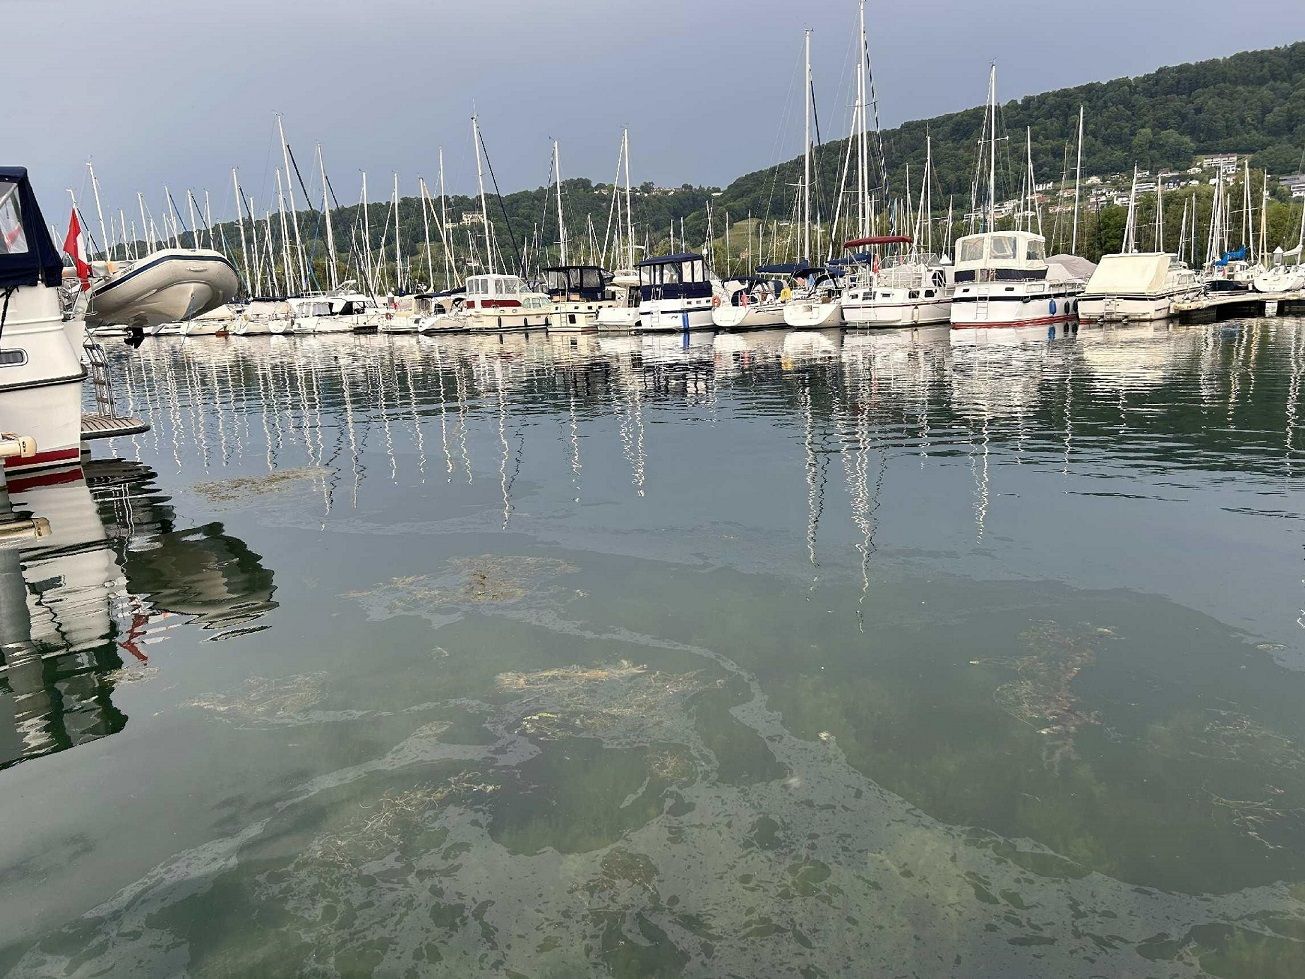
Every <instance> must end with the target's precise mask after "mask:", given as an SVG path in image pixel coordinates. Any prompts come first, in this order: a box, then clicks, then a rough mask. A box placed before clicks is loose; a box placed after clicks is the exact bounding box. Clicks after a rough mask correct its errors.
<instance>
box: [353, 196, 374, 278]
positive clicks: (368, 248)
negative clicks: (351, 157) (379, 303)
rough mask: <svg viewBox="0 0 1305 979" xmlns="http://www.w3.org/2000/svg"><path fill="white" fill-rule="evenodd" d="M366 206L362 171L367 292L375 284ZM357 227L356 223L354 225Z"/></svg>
mask: <svg viewBox="0 0 1305 979" xmlns="http://www.w3.org/2000/svg"><path fill="white" fill-rule="evenodd" d="M368 211H369V208H368V207H367V171H366V170H364V171H363V172H362V212H363V256H364V258H366V260H367V282H366V283H365V285H366V288H367V291H368V292H375V291H376V289H375V286H374V285H373V282H372V220H371V215H370V214H369V213H368ZM354 227H357V225H354Z"/></svg>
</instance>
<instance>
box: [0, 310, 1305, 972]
mask: <svg viewBox="0 0 1305 979" xmlns="http://www.w3.org/2000/svg"><path fill="white" fill-rule="evenodd" d="M113 357H114V361H115V363H116V365H117V368H118V372H119V375H120V377H122V380H123V383H122V384H121V386H120V390H119V397H120V400H121V401H123V402H126V401H128V400H130V402H131V406H132V409H133V410H134V411H135V412H137V413H140V414H142V415H144V416H145V417H147V419H148V420H149V421H151V422H152V424H153V426H154V427H153V430H152V431H151V432H150V433H149V434H147V435H144V436H140V437H138V438H137V439H135V440H119V441H118V442H117V443H114V444H113V445H112V446H110V447H108V448H104V447H101V448H99V449H97V452H96V455H97V461H95V462H93V463H91V464H89V465H88V466H87V468H86V472H85V474H84V479H82V478H76V477H74V478H73V479H72V480H71V481H69V482H66V483H60V484H57V485H52V486H38V487H29V488H22V487H19V488H17V489H15V490H14V492H13V493H12V494H11V495H12V500H11V505H12V507H13V508H14V509H16V510H20V511H30V512H34V513H37V514H39V515H46V516H48V517H49V518H50V521H51V525H52V529H53V531H54V534H53V536H52V538H51V539H50V540H48V541H47V542H46V543H45V544H44V545H43V546H42V547H39V548H29V549H27V550H24V551H21V552H19V551H12V550H11V551H5V552H0V562H3V564H0V568H2V569H3V575H2V576H0V581H2V582H3V588H4V591H3V594H2V595H0V598H3V600H4V605H3V609H4V615H5V617H4V621H3V626H4V630H5V631H4V635H3V637H2V638H3V641H4V642H5V643H6V645H5V647H4V649H5V659H6V669H5V670H4V671H3V673H0V763H3V764H4V765H5V766H6V767H5V769H4V770H3V771H0V815H2V816H3V833H2V834H0V969H3V970H9V971H10V972H11V973H12V974H14V975H22V976H27V975H33V976H40V975H60V976H62V975H77V976H100V975H105V976H107V975H133V976H134V975H148V976H171V975H183V974H185V975H193V976H226V975H277V974H308V975H348V976H352V975H368V974H375V975H383V976H429V975H447V976H471V975H497V976H540V977H544V976H558V977H561V976H576V975H590V974H594V975H615V976H671V975H690V976H771V975H774V976H797V975H802V976H847V975H858V976H859V975H926V976H1022V975H1029V976H1035V975H1036V976H1043V975H1072V976H1098V975H1109V976H1116V975H1130V976H1185V975H1199V974H1202V973H1209V974H1214V975H1220V976H1300V975H1302V974H1305V710H1303V709H1302V706H1303V705H1305V627H1303V622H1305V613H1303V612H1302V609H1303V608H1305V584H1303V583H1302V578H1303V577H1305V565H1303V564H1302V558H1303V557H1305V553H1303V552H1302V545H1305V527H1303V526H1302V516H1303V514H1302V510H1303V507H1302V504H1303V503H1305V492H1302V490H1303V489H1305V423H1303V421H1302V416H1301V413H1302V408H1303V407H1305V405H1303V402H1305V392H1303V391H1302V378H1303V377H1305V321H1301V320H1291V319H1281V320H1266V321H1249V322H1245V323H1230V324H1220V325H1215V326H1200V327H1157V328H1151V327H1146V328H1129V329H1122V330H1110V331H1105V332H1102V331H1100V330H1091V331H1089V330H1086V329H1085V330H1083V331H1081V332H1080V333H1079V334H1078V335H1077V336H1068V337H1067V336H1056V337H1054V338H1051V339H1049V338H1048V337H1047V335H1046V334H1043V333H1040V332H1038V331H1032V332H1028V331H1021V332H1020V333H1011V334H1005V335H1001V336H998V337H995V338H992V339H988V340H984V339H981V338H980V339H978V341H977V342H976V338H974V337H961V336H957V337H953V336H951V335H950V334H949V332H948V331H946V330H935V331H928V332H922V333H919V334H915V335H912V334H909V333H900V334H885V335H880V336H869V337H867V336H857V335H845V336H844V335H840V334H837V333H828V334H812V333H807V334H790V335H787V336H785V335H784V334H782V333H773V334H770V333H764V334H757V335H749V336H734V337H718V338H715V339H713V338H712V337H710V336H697V335H695V336H693V337H692V338H691V340H690V342H689V343H688V344H687V345H686V344H684V343H682V342H681V341H680V340H678V339H673V338H668V339H652V338H648V339H639V338H632V339H631V338H619V339H611V340H608V339H606V338H604V339H595V338H592V337H586V338H581V339H579V340H575V341H573V340H570V339H559V338H545V337H531V338H529V339H525V338H521V337H515V338H504V339H502V340H500V339H499V338H497V337H482V338H474V339H464V340H441V341H439V342H435V341H427V340H417V339H385V338H353V337H344V338H338V339H336V338H317V339H312V338H309V339H301V340H284V341H283V340H274V341H271V342H269V341H261V340H249V341H241V340H231V341H225V340H221V339H212V340H199V339H195V340H185V341H176V342H169V341H166V340H159V341H147V342H146V345H145V346H144V347H142V348H141V350H140V351H138V352H135V353H131V352H129V351H127V350H126V349H125V348H119V349H117V350H115V351H114V352H113Z"/></svg>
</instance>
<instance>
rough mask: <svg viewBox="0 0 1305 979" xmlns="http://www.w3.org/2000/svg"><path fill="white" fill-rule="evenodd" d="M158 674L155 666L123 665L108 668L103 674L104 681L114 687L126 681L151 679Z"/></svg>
mask: <svg viewBox="0 0 1305 979" xmlns="http://www.w3.org/2000/svg"><path fill="white" fill-rule="evenodd" d="M158 675H159V668H158V667H157V666H124V667H122V668H121V669H118V670H110V671H109V672H108V673H106V674H104V681H105V682H106V683H111V684H113V685H114V686H115V687H121V686H124V685H125V684H128V683H140V682H141V681H142V680H152V679H154V678H155V677H156V676H158Z"/></svg>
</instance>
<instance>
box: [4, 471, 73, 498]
mask: <svg viewBox="0 0 1305 979" xmlns="http://www.w3.org/2000/svg"><path fill="white" fill-rule="evenodd" d="M85 478H86V474H85V473H84V472H82V467H81V466H72V467H71V468H68V469H57V470H53V471H51V472H43V473H36V474H33V475H31V476H21V477H18V478H17V479H11V480H9V481H8V486H7V489H8V491H9V493H10V494H22V493H26V492H27V491H28V490H34V489H37V488H38V487H42V486H60V485H62V484H64V483H78V482H81V481H82V480H83V479H85Z"/></svg>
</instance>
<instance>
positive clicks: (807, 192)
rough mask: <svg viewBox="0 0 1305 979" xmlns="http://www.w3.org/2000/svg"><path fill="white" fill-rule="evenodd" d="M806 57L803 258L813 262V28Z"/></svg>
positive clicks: (807, 39)
mask: <svg viewBox="0 0 1305 979" xmlns="http://www.w3.org/2000/svg"><path fill="white" fill-rule="evenodd" d="M804 37H805V39H804V51H805V55H806V74H805V75H804V76H803V77H804V78H805V79H806V107H807V113H806V119H805V120H804V121H805V123H806V126H805V130H804V131H805V136H804V140H803V144H802V258H803V261H807V262H809V261H811V97H812V92H811V28H809V27H808V28H807V29H806V31H805V35H804Z"/></svg>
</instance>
